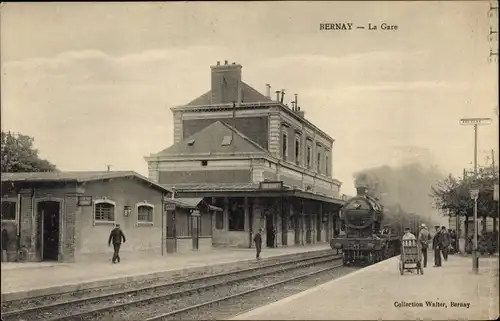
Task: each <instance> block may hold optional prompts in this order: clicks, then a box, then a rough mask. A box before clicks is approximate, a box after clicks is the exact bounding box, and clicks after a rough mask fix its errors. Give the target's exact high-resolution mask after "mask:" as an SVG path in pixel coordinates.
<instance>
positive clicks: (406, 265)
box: [399, 240, 424, 275]
mask: <svg viewBox="0 0 500 321" xmlns="http://www.w3.org/2000/svg"><path fill="white" fill-rule="evenodd" d="M405 270H417V274H419V273H420V274H424V270H423V269H422V248H421V246H420V244H419V243H418V242H417V240H403V241H401V256H400V257H399V273H401V275H403V274H404V272H405Z"/></svg>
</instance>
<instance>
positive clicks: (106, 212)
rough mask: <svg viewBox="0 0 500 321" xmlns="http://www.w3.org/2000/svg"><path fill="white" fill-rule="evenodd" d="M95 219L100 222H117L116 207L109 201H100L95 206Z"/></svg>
mask: <svg viewBox="0 0 500 321" xmlns="http://www.w3.org/2000/svg"><path fill="white" fill-rule="evenodd" d="M94 219H95V220H96V221H100V222H114V221H115V205H114V204H113V203H110V202H107V201H99V202H96V203H95V205H94Z"/></svg>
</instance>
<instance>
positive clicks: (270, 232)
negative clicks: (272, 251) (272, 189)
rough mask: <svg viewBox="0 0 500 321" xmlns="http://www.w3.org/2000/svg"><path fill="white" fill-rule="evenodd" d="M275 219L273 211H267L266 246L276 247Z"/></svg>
mask: <svg viewBox="0 0 500 321" xmlns="http://www.w3.org/2000/svg"><path fill="white" fill-rule="evenodd" d="M275 235H276V234H275V232H274V219H273V214H272V213H267V215H266V246H267V247H274V238H275Z"/></svg>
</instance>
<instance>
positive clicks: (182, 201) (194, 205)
mask: <svg viewBox="0 0 500 321" xmlns="http://www.w3.org/2000/svg"><path fill="white" fill-rule="evenodd" d="M166 202H167V203H169V204H174V205H176V206H179V207H181V208H187V209H193V210H194V209H199V208H200V206H201V205H202V204H205V205H206V206H207V207H208V209H209V210H211V211H217V212H222V209H221V208H219V207H217V206H213V205H210V204H208V203H207V202H205V201H204V200H203V198H201V197H183V198H169V199H166Z"/></svg>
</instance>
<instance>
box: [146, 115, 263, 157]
mask: <svg viewBox="0 0 500 321" xmlns="http://www.w3.org/2000/svg"><path fill="white" fill-rule="evenodd" d="M231 136H232V141H231V143H230V144H222V142H223V141H224V138H226V141H227V140H228V138H230V137H231ZM233 152H234V153H239V154H241V153H251V154H265V155H270V154H269V151H267V150H265V149H263V148H262V147H260V146H259V145H258V144H257V143H255V142H254V141H252V140H251V139H250V138H248V137H247V136H245V135H244V134H243V133H241V132H240V131H238V130H236V129H234V128H233V127H231V126H229V125H228V124H226V123H224V122H221V121H217V122H214V123H212V124H210V125H209V126H207V127H205V128H203V129H202V130H200V131H199V132H197V133H195V134H193V135H191V136H190V137H187V138H185V139H183V140H181V141H180V142H178V143H176V144H174V145H172V146H170V147H168V148H167V149H164V150H163V151H161V152H159V153H157V154H154V155H151V156H153V157H155V156H186V155H193V154H210V155H217V154H227V153H233Z"/></svg>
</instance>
